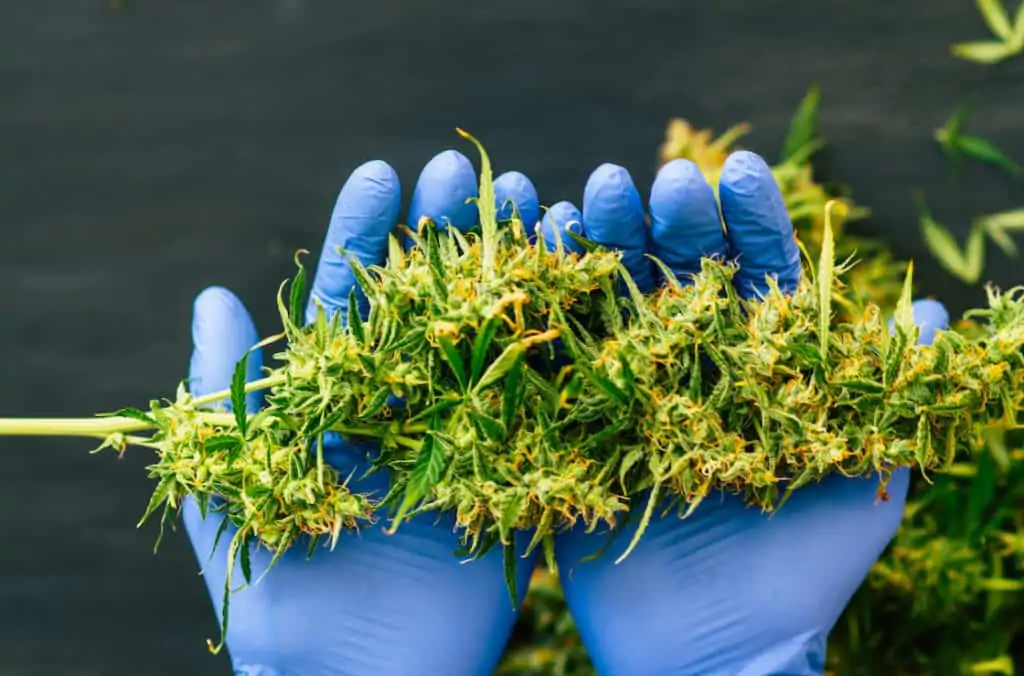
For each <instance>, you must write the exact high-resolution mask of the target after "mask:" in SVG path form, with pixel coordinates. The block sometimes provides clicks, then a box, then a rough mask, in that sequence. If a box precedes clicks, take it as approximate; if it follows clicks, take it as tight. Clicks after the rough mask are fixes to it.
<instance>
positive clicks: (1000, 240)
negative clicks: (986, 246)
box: [976, 209, 1024, 258]
mask: <svg viewBox="0 0 1024 676" xmlns="http://www.w3.org/2000/svg"><path fill="white" fill-rule="evenodd" d="M976 224H977V227H979V228H981V229H983V230H984V231H985V232H986V233H988V236H989V238H990V239H991V240H992V241H993V242H994V243H995V244H996V246H998V247H999V248H1000V249H1002V251H1003V253H1005V254H1006V255H1007V256H1009V257H1011V258H1015V257H1016V256H1017V253H1018V249H1017V244H1016V242H1014V241H1013V240H1012V239H1011V238H1010V235H1009V234H1008V232H1012V231H1018V230H1024V209H1012V210H1010V211H1004V212H1000V213H996V214H989V215H987V216H981V217H979V218H978V219H977V221H976Z"/></svg>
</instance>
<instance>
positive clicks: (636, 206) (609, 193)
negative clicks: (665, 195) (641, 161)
mask: <svg viewBox="0 0 1024 676" xmlns="http://www.w3.org/2000/svg"><path fill="white" fill-rule="evenodd" d="M583 224H584V227H585V228H586V230H587V237H588V238H589V239H592V240H593V241H594V242H597V243H598V244H600V245H602V246H605V247H607V248H609V249H612V250H618V251H621V252H622V262H623V264H624V265H625V267H626V269H627V270H629V273H630V275H631V276H632V277H633V279H634V281H635V282H636V284H637V286H638V287H639V288H640V289H641V290H642V291H648V290H650V289H651V288H653V286H654V274H653V266H652V265H651V262H650V260H648V259H647V257H646V256H645V254H646V253H647V252H648V249H649V246H648V245H649V242H648V231H647V223H646V219H645V218H644V210H643V205H642V203H641V202H640V193H639V192H637V189H636V185H635V184H634V183H633V177H632V176H630V174H629V172H628V171H627V170H626V169H625V168H624V167H621V166H619V165H617V164H611V163H607V162H606V163H604V164H602V165H601V166H599V167H598V168H597V169H595V170H594V172H593V173H592V174H591V175H590V178H589V179H588V180H587V186H586V188H585V189H584V191H583Z"/></svg>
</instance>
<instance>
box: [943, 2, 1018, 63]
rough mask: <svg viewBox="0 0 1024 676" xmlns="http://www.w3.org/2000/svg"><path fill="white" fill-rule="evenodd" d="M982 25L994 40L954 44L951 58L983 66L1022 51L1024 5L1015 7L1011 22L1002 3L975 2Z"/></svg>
mask: <svg viewBox="0 0 1024 676" xmlns="http://www.w3.org/2000/svg"><path fill="white" fill-rule="evenodd" d="M976 1H977V4H978V10H979V11H980V12H981V17H982V18H983V19H984V20H985V25H986V26H988V29H989V30H990V31H991V32H992V35H993V37H995V38H996V39H995V40H978V41H973V42H960V43H957V44H955V45H953V47H952V49H951V52H952V54H953V56H955V57H958V58H961V59H966V60H968V61H974V62H976V63H982V64H993V63H998V62H1000V61H1003V60H1005V59H1008V58H1010V57H1011V56H1016V55H1018V54H1020V53H1021V52H1022V51H1024V4H1021V5H1020V6H1018V8H1017V13H1016V15H1015V16H1014V20H1013V22H1012V23H1011V22H1010V17H1009V15H1008V14H1007V13H1006V8H1005V7H1004V6H1003V0H976Z"/></svg>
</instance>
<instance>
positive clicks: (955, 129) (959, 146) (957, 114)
mask: <svg viewBox="0 0 1024 676" xmlns="http://www.w3.org/2000/svg"><path fill="white" fill-rule="evenodd" d="M1022 7H1024V5H1022ZM969 110H970V104H964V105H962V106H960V107H959V108H957V109H956V110H955V111H954V112H953V114H952V115H951V116H950V117H949V119H948V120H946V123H945V124H943V125H942V126H941V127H939V128H938V129H936V130H935V132H934V133H933V135H934V138H935V142H936V143H938V144H939V148H941V149H942V152H943V153H944V154H945V155H946V158H947V159H948V160H949V163H950V165H951V166H952V168H953V169H954V170H955V171H959V170H960V169H961V168H962V166H963V160H964V158H965V157H966V158H970V159H972V160H976V161H978V162H984V163H986V164H991V165H994V166H996V167H999V168H1000V169H1002V170H1003V171H1005V172H1006V173H1008V174H1010V175H1011V176H1013V177H1015V178H1016V177H1019V176H1020V175H1021V171H1022V170H1021V166H1020V165H1019V164H1018V163H1017V161H1016V160H1014V159H1013V158H1012V157H1010V156H1009V155H1007V154H1006V153H1004V152H1003V151H1002V150H1000V149H999V148H998V147H997V146H996V145H995V144H994V143H992V141H990V140H988V139H986V138H984V137H982V136H978V135H977V134H968V133H966V132H964V124H966V122H967V113H968V111H969Z"/></svg>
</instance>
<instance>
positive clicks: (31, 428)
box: [0, 374, 285, 439]
mask: <svg viewBox="0 0 1024 676" xmlns="http://www.w3.org/2000/svg"><path fill="white" fill-rule="evenodd" d="M283 382H285V377H284V375H282V374H278V375H273V376H268V377H266V378H260V379H259V380H254V381H252V382H251V383H248V384H247V385H246V386H245V391H246V392H247V393H248V392H254V391H257V390H265V389H269V388H271V387H274V386H275V385H280V384H281V383H283ZM230 397H231V390H221V391H219V392H211V393H210V394H205V395H203V396H201V397H196V398H195V399H193V400H192V405H193V406H196V407H202V406H206V405H208V404H212V403H214V402H217V401H221V400H224V399H229V398H230ZM198 415H199V418H200V419H201V420H203V421H204V422H208V423H210V424H212V425H219V426H230V425H234V424H235V418H234V416H233V415H231V414H229V413H199V414H198ZM149 429H153V425H151V424H149V423H146V422H144V421H142V420H137V419H135V418H127V417H123V416H113V417H108V418H0V436H6V437H99V438H101V439H102V438H104V437H107V436H109V435H111V434H118V433H126V432H140V431H143V430H149Z"/></svg>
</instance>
